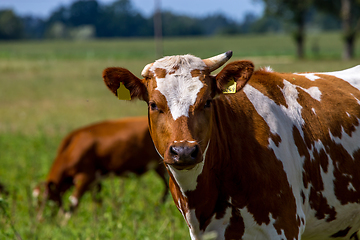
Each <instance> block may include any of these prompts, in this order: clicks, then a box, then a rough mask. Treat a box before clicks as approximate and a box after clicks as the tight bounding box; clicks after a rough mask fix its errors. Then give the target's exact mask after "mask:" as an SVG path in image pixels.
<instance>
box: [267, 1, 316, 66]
mask: <svg viewBox="0 0 360 240" xmlns="http://www.w3.org/2000/svg"><path fill="white" fill-rule="evenodd" d="M262 1H263V2H264V3H265V14H267V15H269V16H276V17H280V18H282V19H283V20H285V21H291V22H292V23H293V24H294V25H295V27H296V29H295V31H294V32H293V38H294V40H295V43H296V48H297V51H296V53H297V56H298V58H300V59H302V58H304V42H305V24H306V18H307V16H306V15H307V14H308V11H309V9H310V7H311V5H312V0H262Z"/></svg>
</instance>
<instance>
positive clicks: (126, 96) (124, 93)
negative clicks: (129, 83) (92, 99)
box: [116, 82, 131, 100]
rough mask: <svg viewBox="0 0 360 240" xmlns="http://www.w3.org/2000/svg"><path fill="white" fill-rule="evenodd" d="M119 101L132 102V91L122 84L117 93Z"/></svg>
mask: <svg viewBox="0 0 360 240" xmlns="http://www.w3.org/2000/svg"><path fill="white" fill-rule="evenodd" d="M116 93H117V96H118V99H120V100H131V96H130V91H129V90H128V89H127V88H126V87H125V86H124V84H123V83H122V82H121V83H120V87H119V88H118V89H117V91H116Z"/></svg>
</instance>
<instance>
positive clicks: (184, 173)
mask: <svg viewBox="0 0 360 240" xmlns="http://www.w3.org/2000/svg"><path fill="white" fill-rule="evenodd" d="M209 145H210V141H209V142H208V144H207V146H206V148H205V151H204V153H203V161H201V162H200V163H198V164H197V165H196V166H195V167H193V168H192V169H190V170H177V169H176V168H174V167H172V166H171V165H167V168H168V169H169V171H170V172H171V174H172V175H173V177H174V179H175V181H176V183H177V184H178V186H179V188H180V191H181V193H182V195H183V196H186V195H185V192H186V191H194V190H195V189H196V186H197V178H198V176H199V175H200V174H201V173H202V170H203V168H204V163H205V156H206V153H207V150H208V148H209Z"/></svg>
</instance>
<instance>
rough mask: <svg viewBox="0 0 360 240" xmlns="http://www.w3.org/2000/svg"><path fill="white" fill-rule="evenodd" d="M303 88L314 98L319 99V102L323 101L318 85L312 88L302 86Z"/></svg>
mask: <svg viewBox="0 0 360 240" xmlns="http://www.w3.org/2000/svg"><path fill="white" fill-rule="evenodd" d="M300 88H301V89H302V90H304V91H305V92H307V93H308V94H309V95H310V96H311V97H312V98H314V99H315V100H318V101H319V102H320V101H321V91H320V90H319V88H318V87H311V88H308V89H306V88H302V87H300Z"/></svg>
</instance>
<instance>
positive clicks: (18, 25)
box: [0, 0, 360, 58]
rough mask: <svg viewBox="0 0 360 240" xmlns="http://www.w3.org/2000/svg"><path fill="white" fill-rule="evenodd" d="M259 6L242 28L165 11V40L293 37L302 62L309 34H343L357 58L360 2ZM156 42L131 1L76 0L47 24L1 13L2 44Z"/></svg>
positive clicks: (304, 0)
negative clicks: (70, 40) (110, 40)
mask: <svg viewBox="0 0 360 240" xmlns="http://www.w3.org/2000/svg"><path fill="white" fill-rule="evenodd" d="M254 1H255V0H254ZM258 1H262V2H263V3H264V5H265V11H264V13H263V15H262V16H255V15H254V14H252V13H247V14H246V15H245V16H244V20H243V21H242V22H237V21H234V20H232V19H230V18H228V17H226V16H224V15H223V14H213V15H209V16H206V17H191V16H187V15H180V14H176V13H173V12H170V11H163V12H161V19H162V34H163V36H165V37H168V36H200V35H207V36H211V35H216V34H221V35H231V34H247V33H267V32H274V33H278V32H285V33H290V34H292V36H293V39H294V41H295V43H296V45H297V56H298V57H299V58H303V57H304V49H303V48H304V41H305V38H306V32H307V29H317V30H320V31H326V30H339V29H342V31H343V39H344V42H345V45H346V48H345V49H346V50H345V51H344V57H345V58H351V57H353V53H354V42H355V37H356V33H357V31H358V27H359V24H360V23H359V22H358V16H359V14H360V0H258ZM151 36H154V21H153V16H149V17H145V16H144V15H142V14H141V13H140V12H139V11H138V9H136V8H135V7H134V6H133V5H132V2H131V0H115V1H114V2H112V3H109V4H100V3H99V2H98V1H97V0H76V1H74V2H72V3H71V4H69V5H67V6H60V7H58V8H57V9H55V10H54V11H53V12H52V13H51V14H50V16H49V17H48V18H46V19H43V18H40V17H37V16H17V15H16V14H15V13H14V12H13V11H12V10H10V9H2V10H1V9H0V39H3V40H10V39H44V38H93V37H97V38H111V37H151Z"/></svg>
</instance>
